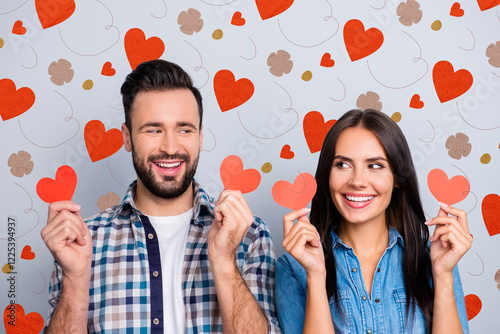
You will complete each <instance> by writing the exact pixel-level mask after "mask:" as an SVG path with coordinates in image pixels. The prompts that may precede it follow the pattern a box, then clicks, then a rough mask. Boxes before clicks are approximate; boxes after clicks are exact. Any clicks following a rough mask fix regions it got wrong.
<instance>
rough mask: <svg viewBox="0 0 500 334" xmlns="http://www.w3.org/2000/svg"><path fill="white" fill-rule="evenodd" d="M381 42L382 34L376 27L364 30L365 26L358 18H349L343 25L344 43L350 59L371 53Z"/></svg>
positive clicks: (382, 40)
mask: <svg viewBox="0 0 500 334" xmlns="http://www.w3.org/2000/svg"><path fill="white" fill-rule="evenodd" d="M383 43H384V34H382V32H381V31H380V30H378V29H377V28H370V29H368V30H366V31H365V26H364V25H363V23H362V22H361V21H359V20H349V21H347V22H346V24H345V25H344V44H345V47H346V49H347V53H348V54H349V58H351V61H356V60H359V59H362V58H365V57H367V56H369V55H371V54H372V53H374V52H375V51H377V50H378V49H379V48H380V47H381V46H382V44H383Z"/></svg>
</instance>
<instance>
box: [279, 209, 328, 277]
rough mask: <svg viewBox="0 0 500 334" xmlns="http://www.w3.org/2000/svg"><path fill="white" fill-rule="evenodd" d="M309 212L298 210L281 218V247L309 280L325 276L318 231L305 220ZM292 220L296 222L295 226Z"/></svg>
mask: <svg viewBox="0 0 500 334" xmlns="http://www.w3.org/2000/svg"><path fill="white" fill-rule="evenodd" d="M309 211H310V210H309V209H308V208H304V209H299V210H295V211H292V212H290V213H289V214H287V215H285V216H284V217H283V231H284V232H283V247H284V248H285V250H286V251H287V252H288V253H289V254H290V255H292V256H293V257H294V258H295V259H296V260H297V261H298V262H299V263H300V264H301V265H302V267H304V269H305V270H306V272H307V276H308V277H309V278H310V277H311V276H318V275H325V276H326V268H325V258H324V255H323V247H322V246H321V241H320V240H319V234H318V231H317V230H316V228H315V227H314V226H313V225H312V224H311V223H310V222H309V218H307V213H309ZM294 220H297V223H295V225H294V223H293V222H294Z"/></svg>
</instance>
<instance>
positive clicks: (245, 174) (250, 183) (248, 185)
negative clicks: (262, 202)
mask: <svg viewBox="0 0 500 334" xmlns="http://www.w3.org/2000/svg"><path fill="white" fill-rule="evenodd" d="M220 177H221V179H222V184H223V185H224V189H228V190H239V191H241V192H242V193H244V194H246V193H250V192H252V191H254V190H255V189H257V187H258V186H259V184H260V179H261V176H260V173H259V171H258V170H256V169H243V161H241V159H240V157H238V156H236V155H230V156H228V157H226V158H225V159H224V160H223V161H222V163H221V164H220Z"/></svg>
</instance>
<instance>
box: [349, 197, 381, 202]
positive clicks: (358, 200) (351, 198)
mask: <svg viewBox="0 0 500 334" xmlns="http://www.w3.org/2000/svg"><path fill="white" fill-rule="evenodd" d="M373 197H375V196H350V195H345V198H347V200H348V201H351V202H368V201H369V200H371V199H372V198H373Z"/></svg>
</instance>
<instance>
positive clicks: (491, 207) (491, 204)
mask: <svg viewBox="0 0 500 334" xmlns="http://www.w3.org/2000/svg"><path fill="white" fill-rule="evenodd" d="M481 212H482V213H483V220H484V225H485V226H486V229H487V230H488V233H489V235H490V236H494V235H497V234H499V233H500V196H498V195H497V194H489V195H486V196H485V197H484V199H483V202H482V204H481Z"/></svg>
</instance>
